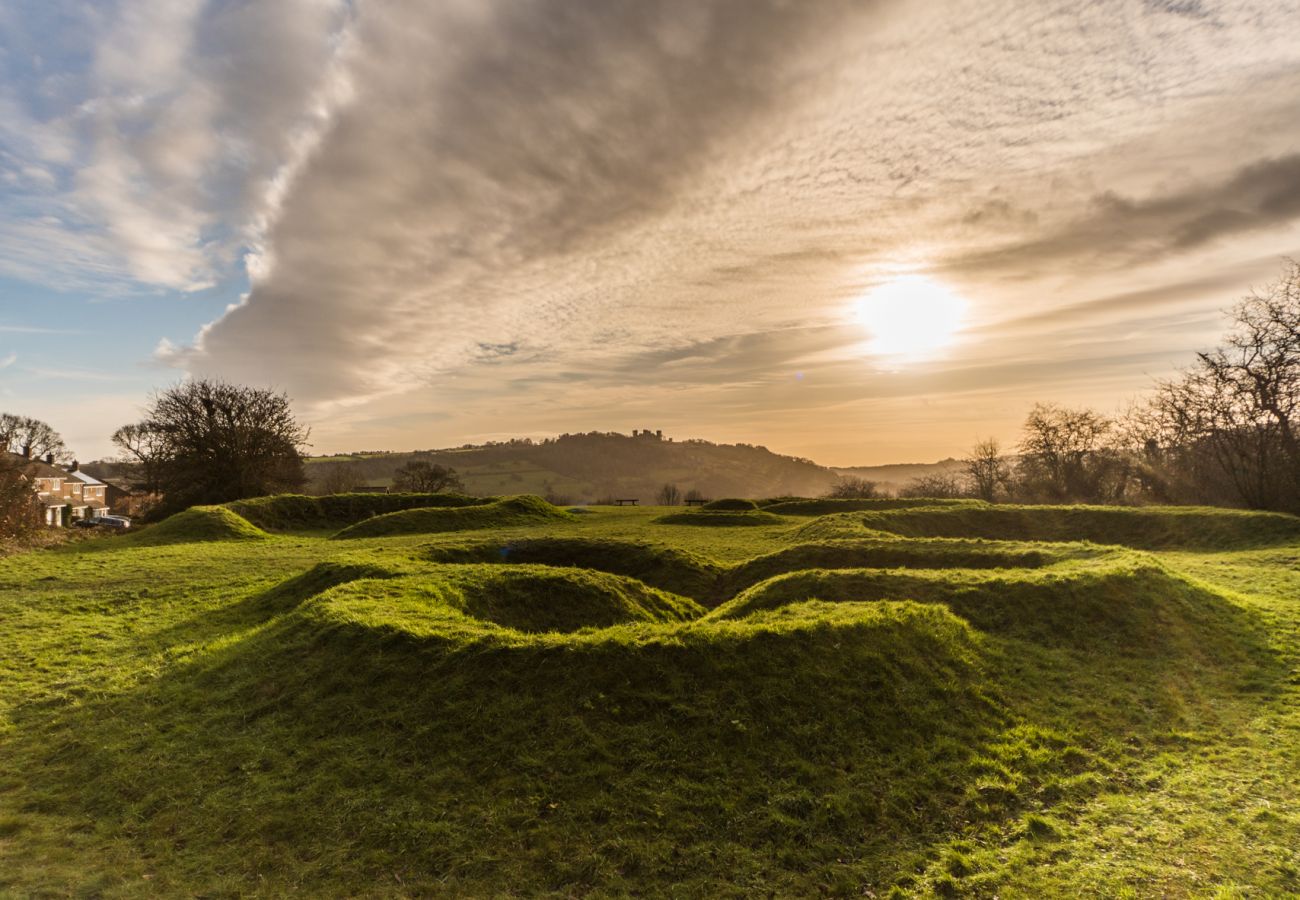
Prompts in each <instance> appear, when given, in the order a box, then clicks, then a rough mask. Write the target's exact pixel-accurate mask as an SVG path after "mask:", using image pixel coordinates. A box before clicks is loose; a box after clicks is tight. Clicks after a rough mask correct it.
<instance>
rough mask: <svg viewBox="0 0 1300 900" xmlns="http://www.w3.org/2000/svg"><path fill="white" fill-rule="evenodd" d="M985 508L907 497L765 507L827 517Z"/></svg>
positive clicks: (964, 502)
mask: <svg viewBox="0 0 1300 900" xmlns="http://www.w3.org/2000/svg"><path fill="white" fill-rule="evenodd" d="M985 505H986V504H985V503H984V502H983V501H981V500H960V499H958V500H949V499H938V500H934V499H926V498H915V499H912V498H906V497H871V498H862V499H851V498H844V499H839V498H836V497H821V498H818V499H815V500H809V499H804V498H795V499H790V500H782V501H780V502H777V503H769V504H766V505H765V506H764V507H763V508H764V509H766V510H767V511H768V512H773V513H778V514H780V515H783V516H827V515H832V514H834V513H845V512H863V511H872V510H875V511H879V510H888V509H911V508H912V507H916V506H943V507H980V506H985Z"/></svg>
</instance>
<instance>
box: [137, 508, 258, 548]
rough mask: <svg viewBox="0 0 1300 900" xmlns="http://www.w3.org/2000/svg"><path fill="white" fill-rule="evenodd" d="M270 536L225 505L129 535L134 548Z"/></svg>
mask: <svg viewBox="0 0 1300 900" xmlns="http://www.w3.org/2000/svg"><path fill="white" fill-rule="evenodd" d="M268 537H270V535H269V534H267V533H266V532H265V531H263V530H262V529H260V528H258V527H257V526H256V525H254V524H253V523H252V522H250V521H248V520H247V519H245V518H244V517H243V516H241V515H239V514H238V513H236V512H233V511H231V510H229V509H227V508H226V507H224V506H194V507H191V508H190V509H187V510H185V511H184V512H182V513H177V514H176V515H174V516H170V517H169V518H167V519H165V520H163V521H162V522H160V523H158V524H157V525H153V526H150V527H147V528H144V529H142V530H140V531H138V532H136V533H134V534H130V535H127V536H126V540H129V541H130V542H131V543H132V544H133V545H137V546H139V545H147V544H172V543H187V542H190V541H256V540H261V539H263V538H268Z"/></svg>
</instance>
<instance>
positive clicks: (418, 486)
mask: <svg viewBox="0 0 1300 900" xmlns="http://www.w3.org/2000/svg"><path fill="white" fill-rule="evenodd" d="M463 487H464V485H462V484H461V481H460V477H459V476H458V475H457V474H456V470H455V469H453V468H451V467H450V466H440V465H438V464H437V463H431V462H426V461H425V460H422V459H413V460H411V461H410V462H408V463H407V464H406V465H403V466H399V467H398V469H397V471H396V472H394V473H393V488H394V489H396V490H399V491H411V492H414V493H420V494H434V493H437V492H438V491H459V490H462V489H463Z"/></svg>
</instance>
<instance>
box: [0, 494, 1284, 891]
mask: <svg viewBox="0 0 1300 900" xmlns="http://www.w3.org/2000/svg"><path fill="white" fill-rule="evenodd" d="M911 504H912V505H908V502H906V501H880V502H873V501H851V502H846V503H843V504H841V505H836V503H835V502H834V501H816V502H803V501H798V502H797V501H786V502H785V503H778V504H770V505H762V506H755V505H754V504H746V503H738V502H729V503H723V504H720V505H719V507H717V508H714V509H699V510H683V509H681V508H674V509H667V508H656V507H641V508H611V507H599V506H596V507H586V508H584V509H581V510H573V511H569V510H566V509H564V508H559V507H554V506H551V505H550V504H548V503H546V502H544V501H543V500H541V499H540V498H537V497H527V496H523V497H499V498H470V497H465V496H462V495H457V494H442V495H435V494H431V495H345V496H338V497H326V498H308V497H279V498H264V499H259V500H255V501H244V502H242V503H236V504H231V505H229V506H226V507H197V508H195V509H192V510H189V511H187V512H186V513H183V514H181V515H178V516H175V517H173V518H172V519H169V520H165V521H164V522H162V523H159V524H158V525H154V526H151V527H149V528H146V529H143V530H141V531H140V532H139V533H137V534H132V535H126V536H118V535H114V536H106V537H104V538H102V539H96V540H88V541H82V542H78V543H73V544H68V545H65V546H62V547H58V548H55V549H47V550H38V551H32V552H28V553H24V554H18V555H14V556H11V557H8V558H5V559H0V641H3V648H4V649H3V652H2V653H0V897H9V896H14V897H27V896H38V897H44V896H48V897H64V896H94V897H149V896H158V897H164V896H205V897H229V896H266V897H279V896H285V895H294V896H303V897H345V896H346V897H351V896H381V897H407V896H476V897H477V896H514V895H523V896H537V895H550V896H566V897H567V896H625V895H628V894H635V895H651V896H675V897H676V896H680V897H719V896H721V897H728V896H731V897H748V896H754V895H760V896H822V895H829V896H846V897H847V896H875V897H888V896H942V897H957V896H972V897H994V896H997V897H1047V896H1051V897H1155V896H1160V897H1221V898H1237V897H1261V898H1263V897H1270V898H1271V897H1285V896H1300V519H1296V518H1294V517H1289V516H1281V515H1270V514H1252V513H1243V512H1238V511H1229V510H1214V509H1199V508H1191V509H1189V508H1151V507H1148V508H1142V509H1119V508H1101V507H1005V506H988V505H984V504H981V503H978V502H974V501H969V502H962V503H949V504H946V505H943V504H929V503H927V502H926V501H923V500H922V501H911Z"/></svg>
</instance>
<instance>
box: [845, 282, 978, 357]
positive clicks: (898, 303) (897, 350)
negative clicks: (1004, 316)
mask: <svg viewBox="0 0 1300 900" xmlns="http://www.w3.org/2000/svg"><path fill="white" fill-rule="evenodd" d="M854 313H855V316H856V318H857V320H858V322H859V323H861V324H862V325H863V327H865V328H866V330H867V331H869V332H870V333H871V341H870V343H869V344H868V350H869V352H870V353H872V354H874V355H877V356H886V357H891V358H893V359H895V360H905V361H915V360H922V359H928V358H931V357H933V356H935V355H937V353H938V352H939V351H940V350H943V349H944V348H945V347H948V346H950V345H951V344H952V343H953V342H954V341H955V340H956V338H957V335H958V333H959V332H960V331H961V328H962V324H963V320H964V319H965V315H966V301H965V300H964V299H963V298H962V297H959V296H958V295H957V294H955V293H953V291H952V290H950V289H949V288H948V287H946V286H945V285H943V284H940V283H939V282H937V281H934V280H933V279H930V278H927V277H925V276H924V275H900V276H899V277H897V278H892V279H890V280H889V281H887V282H885V283H884V284H882V285H880V286H879V287H876V288H873V289H872V290H871V291H869V292H868V293H866V294H865V295H863V296H862V297H861V298H859V299H858V300H857V301H856V304H855V308H854Z"/></svg>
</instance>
